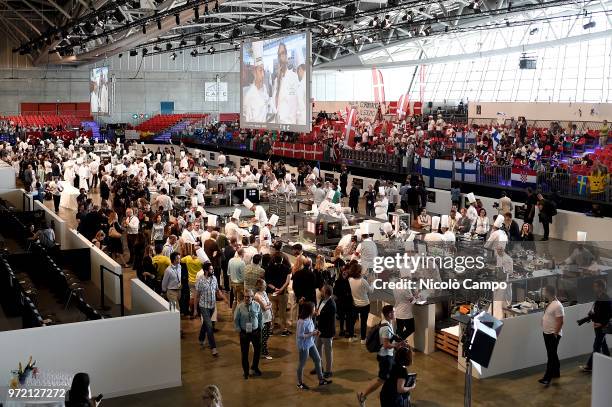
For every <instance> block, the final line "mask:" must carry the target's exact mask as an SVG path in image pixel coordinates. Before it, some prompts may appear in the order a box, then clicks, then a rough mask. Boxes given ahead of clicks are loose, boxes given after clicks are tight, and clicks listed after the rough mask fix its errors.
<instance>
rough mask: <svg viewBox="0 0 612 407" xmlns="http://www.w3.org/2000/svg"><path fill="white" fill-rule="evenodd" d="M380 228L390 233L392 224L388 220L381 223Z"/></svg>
mask: <svg viewBox="0 0 612 407" xmlns="http://www.w3.org/2000/svg"><path fill="white" fill-rule="evenodd" d="M382 230H383V232H385V233H391V232H393V225H392V224H391V223H390V222H385V223H383V225H382Z"/></svg>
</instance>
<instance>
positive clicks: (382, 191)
mask: <svg viewBox="0 0 612 407" xmlns="http://www.w3.org/2000/svg"><path fill="white" fill-rule="evenodd" d="M378 193H379V194H381V195H384V194H385V187H378Z"/></svg>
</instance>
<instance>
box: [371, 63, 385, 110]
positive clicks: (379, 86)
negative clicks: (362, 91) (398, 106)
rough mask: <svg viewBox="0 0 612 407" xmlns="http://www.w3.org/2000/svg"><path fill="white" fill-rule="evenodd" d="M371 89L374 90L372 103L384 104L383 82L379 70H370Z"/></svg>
mask: <svg viewBox="0 0 612 407" xmlns="http://www.w3.org/2000/svg"><path fill="white" fill-rule="evenodd" d="M372 89H373V90H374V102H376V103H385V81H384V80H383V75H382V72H380V70H379V69H376V68H372Z"/></svg>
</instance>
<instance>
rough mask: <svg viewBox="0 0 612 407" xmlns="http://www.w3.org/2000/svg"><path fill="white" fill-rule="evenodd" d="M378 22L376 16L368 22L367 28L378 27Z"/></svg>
mask: <svg viewBox="0 0 612 407" xmlns="http://www.w3.org/2000/svg"><path fill="white" fill-rule="evenodd" d="M378 22H379V20H378V16H376V17H374V19H373V20H370V23H369V26H370V27H378Z"/></svg>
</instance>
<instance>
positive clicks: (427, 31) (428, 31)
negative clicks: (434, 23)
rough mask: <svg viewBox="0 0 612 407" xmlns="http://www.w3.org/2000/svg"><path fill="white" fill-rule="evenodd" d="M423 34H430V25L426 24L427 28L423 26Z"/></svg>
mask: <svg viewBox="0 0 612 407" xmlns="http://www.w3.org/2000/svg"><path fill="white" fill-rule="evenodd" d="M424 32H425V35H430V34H431V26H430V25H428V26H427V28H425V31H424Z"/></svg>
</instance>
